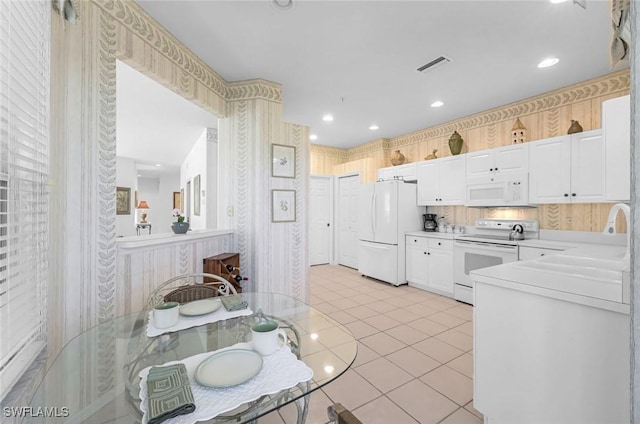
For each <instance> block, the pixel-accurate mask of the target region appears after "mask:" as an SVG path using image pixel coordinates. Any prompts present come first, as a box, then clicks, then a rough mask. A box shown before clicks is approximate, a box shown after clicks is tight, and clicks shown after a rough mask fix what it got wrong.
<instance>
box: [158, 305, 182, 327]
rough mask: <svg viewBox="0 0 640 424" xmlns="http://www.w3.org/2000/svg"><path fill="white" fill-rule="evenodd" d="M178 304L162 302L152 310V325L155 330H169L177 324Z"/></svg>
mask: <svg viewBox="0 0 640 424" xmlns="http://www.w3.org/2000/svg"><path fill="white" fill-rule="evenodd" d="M179 306H180V304H179V303H178V302H164V303H161V304H159V305H158V306H156V307H155V308H154V309H153V325H154V326H155V327H156V328H169V327H173V326H174V325H176V324H177V323H178V318H179V317H180V316H179V315H180V308H179Z"/></svg>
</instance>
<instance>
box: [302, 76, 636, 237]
mask: <svg viewBox="0 0 640 424" xmlns="http://www.w3.org/2000/svg"><path fill="white" fill-rule="evenodd" d="M629 87H630V76H629V70H628V69H624V70H621V71H617V72H613V73H610V74H607V75H605V76H602V77H599V78H595V79H593V80H589V81H585V82H581V83H578V84H574V85H572V86H569V87H565V88H562V89H559V90H555V91H551V92H548V93H544V94H541V95H539V96H535V97H532V98H529V99H525V100H521V101H519V102H515V103H511V104H508V105H505V106H502V107H498V108H495V109H491V110H487V111H484V112H480V113H477V114H474V115H471V116H467V117H464V118H461V119H457V120H454V121H450V122H446V123H444V124H441V125H437V126H434V127H429V128H425V129H423V130H419V131H416V132H413V133H410V134H405V135H401V136H398V137H393V138H391V139H378V140H373V141H371V142H368V143H365V144H362V145H359V146H356V147H354V148H351V149H348V150H346V149H335V148H331V149H332V150H330V151H331V153H332V154H333V155H334V156H335V157H337V156H338V155H339V154H340V155H341V156H340V157H344V156H345V153H346V160H345V161H344V162H342V163H340V164H335V163H332V162H330V161H326V160H325V156H326V153H325V152H326V150H325V149H327V148H325V147H322V146H313V148H312V150H311V163H312V164H313V165H315V168H313V169H312V172H313V173H319V174H333V175H338V174H340V173H341V172H342V170H343V169H345V167H348V164H350V163H351V162H355V161H358V160H361V159H364V158H370V159H372V160H373V162H374V164H375V165H374V166H375V168H376V169H378V168H384V167H387V166H391V162H390V161H389V158H390V155H391V154H392V153H393V152H394V151H395V150H400V151H401V152H402V153H403V154H404V155H405V157H406V158H407V162H418V161H421V160H423V159H424V157H425V156H427V155H428V154H430V153H431V152H432V150H433V149H438V153H437V155H438V157H439V158H441V157H446V156H449V155H450V154H451V153H450V151H449V145H448V139H449V137H450V136H451V134H452V133H453V132H454V131H458V133H459V134H460V135H461V136H462V138H463V139H464V146H463V150H462V152H463V153H467V152H474V151H478V150H484V149H491V148H494V147H500V146H506V145H508V144H511V128H512V126H513V124H514V122H515V120H516V118H519V119H520V121H521V122H522V123H523V124H524V126H525V127H526V128H527V140H528V141H532V140H539V139H542V138H548V137H553V136H557V135H562V134H566V131H567V129H568V128H569V125H570V123H571V120H572V119H574V120H577V121H579V122H580V124H581V125H582V127H583V128H584V130H585V131H586V130H591V129H595V128H600V126H601V123H600V115H601V105H602V102H603V101H605V100H608V99H612V98H615V97H620V96H624V95H627V94H629ZM336 150H338V151H339V152H336ZM324 163H326V166H322V165H323V164H324ZM363 180H365V181H374V180H375V176H373V177H371V176H368V177H367V178H363ZM610 208H611V204H609V203H593V204H576V205H571V204H568V205H567V204H562V205H558V204H551V205H541V206H540V207H538V208H521V209H477V208H467V207H464V206H439V207H429V212H432V213H436V214H438V215H441V216H444V217H445V218H446V219H447V220H448V221H449V222H451V223H454V224H464V225H473V223H474V222H475V220H476V219H478V218H489V217H491V218H523V219H537V220H538V221H540V228H543V229H550V230H574V231H602V228H603V227H604V224H605V223H606V219H607V215H608V213H609V209H610Z"/></svg>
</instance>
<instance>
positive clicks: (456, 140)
mask: <svg viewBox="0 0 640 424" xmlns="http://www.w3.org/2000/svg"><path fill="white" fill-rule="evenodd" d="M463 143H464V140H463V139H462V136H461V135H460V134H458V131H454V132H453V134H451V137H449V150H451V154H452V155H459V154H460V152H461V151H462V144H463Z"/></svg>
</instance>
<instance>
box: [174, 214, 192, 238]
mask: <svg viewBox="0 0 640 424" xmlns="http://www.w3.org/2000/svg"><path fill="white" fill-rule="evenodd" d="M172 215H173V217H174V218H176V222H174V223H173V224H171V229H172V230H173V232H174V233H176V234H186V232H187V231H188V230H189V223H188V222H185V221H184V218H185V216H184V212H182V211H181V210H180V209H177V208H176V209H174V210H173V212H172Z"/></svg>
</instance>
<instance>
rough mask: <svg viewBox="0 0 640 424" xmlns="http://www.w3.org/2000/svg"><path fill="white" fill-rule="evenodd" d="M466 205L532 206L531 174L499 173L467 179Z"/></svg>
mask: <svg viewBox="0 0 640 424" xmlns="http://www.w3.org/2000/svg"><path fill="white" fill-rule="evenodd" d="M466 205H467V206H471V207H484V208H489V207H499V206H511V207H518V206H520V207H530V206H531V205H530V204H529V174H514V175H499V176H493V177H490V178H481V179H475V180H467V199H466Z"/></svg>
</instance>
